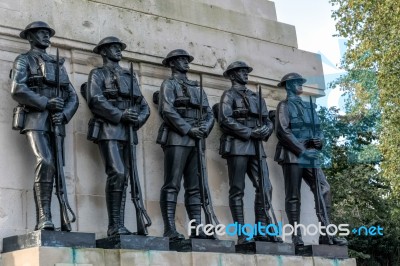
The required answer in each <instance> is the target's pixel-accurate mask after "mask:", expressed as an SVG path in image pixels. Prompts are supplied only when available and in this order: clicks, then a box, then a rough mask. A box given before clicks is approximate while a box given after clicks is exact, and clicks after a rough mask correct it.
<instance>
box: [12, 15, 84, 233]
mask: <svg viewBox="0 0 400 266" xmlns="http://www.w3.org/2000/svg"><path fill="white" fill-rule="evenodd" d="M54 34H55V31H54V30H53V29H52V28H51V27H50V26H49V25H48V24H47V23H45V22H42V21H35V22H32V23H30V24H29V25H27V26H26V28H25V30H23V31H22V32H21V33H20V37H21V38H22V39H25V40H28V41H29V43H30V46H31V49H30V50H29V51H28V52H27V53H24V54H21V55H19V56H18V57H17V58H16V59H15V61H14V65H13V69H12V75H11V79H12V87H11V95H12V98H13V99H14V100H15V101H17V102H18V104H19V105H18V107H17V108H15V110H14V121H13V129H16V130H20V133H21V134H25V135H26V137H27V139H28V141H29V144H30V146H31V149H32V152H33V154H34V155H35V157H36V167H35V181H34V188H33V192H34V199H35V205H36V226H35V229H36V230H54V224H53V222H52V219H51V193H52V190H53V183H54V179H55V174H61V173H60V171H62V163H61V165H58V166H59V167H56V162H60V160H61V161H62V158H55V154H62V147H57V149H59V150H58V151H56V147H55V138H56V137H61V138H63V137H64V136H65V124H67V123H68V122H69V121H70V120H71V118H72V116H73V115H74V114H75V112H76V110H77V108H78V97H77V95H76V93H75V89H74V87H73V86H72V84H71V82H70V81H69V78H68V75H67V72H66V70H65V68H64V66H63V63H64V61H65V60H64V59H61V60H58V61H57V58H56V57H55V56H52V55H49V54H47V53H46V49H47V48H48V47H49V46H50V44H51V43H50V38H51V37H52V36H54ZM56 128H57V131H58V136H55V135H56V134H55V129H56ZM60 143H62V141H61V142H60ZM60 149H61V150H60ZM57 159H58V160H57ZM62 174H63V173H62ZM64 181H65V180H64ZM64 189H65V188H64ZM64 193H65V195H66V191H64ZM68 207H69V205H68ZM62 230H64V228H63V227H62ZM66 230H67V231H69V230H70V228H69V229H66Z"/></svg>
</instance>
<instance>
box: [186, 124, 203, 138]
mask: <svg viewBox="0 0 400 266" xmlns="http://www.w3.org/2000/svg"><path fill="white" fill-rule="evenodd" d="M188 135H189V137H191V138H192V139H201V138H203V137H204V132H203V131H202V130H201V129H200V127H192V128H191V129H190V130H189V132H188Z"/></svg>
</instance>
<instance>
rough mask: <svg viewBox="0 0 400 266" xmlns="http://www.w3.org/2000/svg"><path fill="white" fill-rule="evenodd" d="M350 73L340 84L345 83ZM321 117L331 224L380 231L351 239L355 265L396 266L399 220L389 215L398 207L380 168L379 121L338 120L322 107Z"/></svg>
mask: <svg viewBox="0 0 400 266" xmlns="http://www.w3.org/2000/svg"><path fill="white" fill-rule="evenodd" d="M351 74H352V73H350V74H349V75H348V76H346V77H343V78H342V79H340V80H339V81H344V80H347V81H349V78H350V77H351V76H352V75H351ZM356 77H358V76H357V75H356ZM319 116H320V119H321V123H322V127H323V131H324V133H325V139H326V142H325V144H326V145H325V148H324V157H325V163H326V165H325V166H326V167H327V168H326V169H325V173H326V175H327V176H328V180H329V182H330V184H331V187H332V194H333V213H332V220H333V221H334V222H335V224H341V223H345V224H350V229H352V228H357V227H359V226H362V225H364V226H366V227H371V226H378V225H379V226H381V227H382V228H384V235H383V236H365V235H363V234H361V235H355V234H351V235H350V236H349V237H348V240H349V250H350V252H349V253H350V256H351V257H354V258H357V264H358V265H399V264H400V258H399V250H398V249H399V246H400V230H399V221H398V220H397V219H396V214H395V212H393V210H395V209H396V208H398V202H396V201H393V200H392V198H391V197H390V195H391V188H390V185H389V184H388V182H387V180H386V179H384V178H383V177H382V175H381V173H382V172H381V171H380V169H379V164H380V160H381V157H380V153H379V150H378V149H377V148H376V144H375V142H376V141H375V140H376V137H377V136H379V135H377V134H375V133H374V132H375V131H376V127H377V124H378V123H377V121H379V119H376V118H374V116H373V113H372V112H370V113H369V112H367V113H364V114H363V115H360V114H354V113H351V112H349V113H347V114H345V115H340V114H339V110H337V109H335V108H331V109H326V108H321V109H320V110H319Z"/></svg>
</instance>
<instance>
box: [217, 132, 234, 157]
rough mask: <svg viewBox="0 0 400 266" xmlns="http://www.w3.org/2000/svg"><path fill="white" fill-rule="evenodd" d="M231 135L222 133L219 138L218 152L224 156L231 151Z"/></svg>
mask: <svg viewBox="0 0 400 266" xmlns="http://www.w3.org/2000/svg"><path fill="white" fill-rule="evenodd" d="M233 139H234V138H233V137H232V136H230V135H226V134H223V135H222V136H221V138H220V139H219V154H220V155H221V156H222V157H224V156H227V155H229V154H230V153H231V147H232V141H233Z"/></svg>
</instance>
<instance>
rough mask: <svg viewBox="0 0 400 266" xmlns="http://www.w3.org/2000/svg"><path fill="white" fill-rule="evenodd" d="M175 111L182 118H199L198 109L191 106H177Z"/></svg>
mask: <svg viewBox="0 0 400 266" xmlns="http://www.w3.org/2000/svg"><path fill="white" fill-rule="evenodd" d="M176 111H177V112H178V114H179V115H180V116H181V117H182V118H193V119H199V117H200V110H198V109H192V108H177V109H176Z"/></svg>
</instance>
